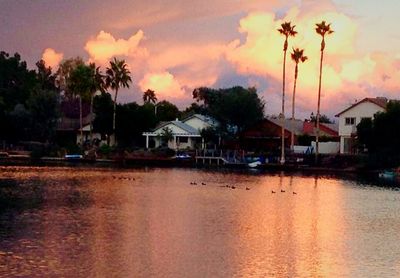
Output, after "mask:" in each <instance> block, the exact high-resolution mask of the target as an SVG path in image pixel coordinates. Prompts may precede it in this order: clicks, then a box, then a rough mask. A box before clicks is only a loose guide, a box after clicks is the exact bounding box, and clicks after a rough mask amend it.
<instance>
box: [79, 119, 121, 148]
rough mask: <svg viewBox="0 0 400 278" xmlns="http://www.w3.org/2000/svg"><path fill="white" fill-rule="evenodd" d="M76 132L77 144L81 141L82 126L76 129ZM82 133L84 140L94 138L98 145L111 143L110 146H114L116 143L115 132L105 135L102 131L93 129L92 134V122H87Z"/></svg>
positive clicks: (88, 140)
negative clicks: (98, 131)
mask: <svg viewBox="0 0 400 278" xmlns="http://www.w3.org/2000/svg"><path fill="white" fill-rule="evenodd" d="M75 133H76V144H77V145H79V144H80V143H81V131H80V128H79V127H78V129H77V130H76V131H75ZM82 135H83V140H82V142H84V143H85V142H90V140H91V138H93V142H92V143H95V144H96V145H98V146H101V145H109V146H114V145H115V136H114V134H112V135H110V136H107V135H105V137H103V136H102V135H101V134H100V133H97V132H93V131H92V136H91V135H90V124H87V125H85V126H83V128H82Z"/></svg>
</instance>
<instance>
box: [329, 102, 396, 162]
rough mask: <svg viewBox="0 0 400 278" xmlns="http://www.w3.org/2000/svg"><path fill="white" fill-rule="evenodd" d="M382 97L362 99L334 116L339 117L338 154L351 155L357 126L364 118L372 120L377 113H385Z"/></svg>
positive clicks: (384, 103)
mask: <svg viewBox="0 0 400 278" xmlns="http://www.w3.org/2000/svg"><path fill="white" fill-rule="evenodd" d="M387 102H388V100H387V99H386V98H384V97H377V98H364V99H363V100H361V101H358V102H356V103H354V104H353V105H351V106H350V107H348V108H346V109H345V110H343V111H342V112H340V113H339V114H337V115H336V117H339V136H340V153H342V154H343V153H352V152H353V151H354V150H353V145H354V140H355V136H356V134H357V125H358V124H359V123H360V122H361V120H362V119H364V118H369V119H373V117H374V115H375V114H376V113H377V112H384V111H386V104H387Z"/></svg>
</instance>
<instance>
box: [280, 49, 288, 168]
mask: <svg viewBox="0 0 400 278" xmlns="http://www.w3.org/2000/svg"><path fill="white" fill-rule="evenodd" d="M285 45H286V42H285ZM286 52H287V51H286V47H285V50H284V54H283V81H282V115H281V126H282V133H281V161H280V163H281V164H284V163H285V73H286Z"/></svg>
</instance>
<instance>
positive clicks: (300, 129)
mask: <svg viewBox="0 0 400 278" xmlns="http://www.w3.org/2000/svg"><path fill="white" fill-rule="evenodd" d="M284 126H285V130H284V132H285V133H284V134H285V147H286V148H290V145H291V142H290V141H291V137H292V136H291V135H292V133H293V135H294V136H293V139H294V141H293V144H294V145H296V144H297V143H298V138H299V137H300V136H303V135H308V136H310V137H311V138H313V137H315V136H316V134H317V132H316V130H317V128H316V124H315V123H314V122H310V121H303V120H298V119H296V120H294V121H292V120H291V119H285V120H284ZM281 136H282V119H280V118H277V117H268V118H265V119H263V120H262V121H260V122H259V123H257V124H256V125H255V126H253V127H251V128H248V129H247V130H245V131H244V132H242V134H241V141H242V148H244V149H246V150H252V149H260V150H279V148H280V146H281ZM320 136H321V137H322V136H326V137H329V138H332V139H333V140H334V141H336V140H337V139H338V127H337V124H327V123H321V124H320Z"/></svg>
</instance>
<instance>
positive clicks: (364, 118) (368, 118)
mask: <svg viewBox="0 0 400 278" xmlns="http://www.w3.org/2000/svg"><path fill="white" fill-rule="evenodd" d="M362 120H372V118H371V117H362V118H361V121H362Z"/></svg>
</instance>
